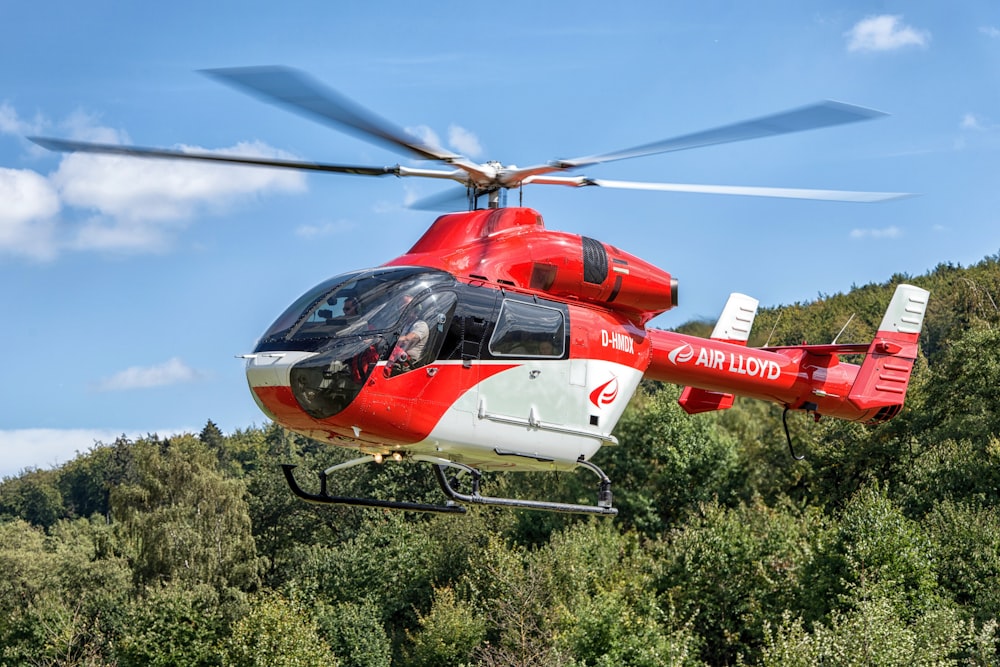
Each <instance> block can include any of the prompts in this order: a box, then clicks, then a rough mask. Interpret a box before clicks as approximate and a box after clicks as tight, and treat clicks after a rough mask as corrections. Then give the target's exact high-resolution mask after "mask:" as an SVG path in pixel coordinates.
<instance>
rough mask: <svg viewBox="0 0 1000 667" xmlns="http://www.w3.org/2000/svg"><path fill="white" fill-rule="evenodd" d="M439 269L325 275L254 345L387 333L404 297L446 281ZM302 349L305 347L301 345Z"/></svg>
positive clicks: (376, 270)
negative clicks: (322, 281) (323, 279)
mask: <svg viewBox="0 0 1000 667" xmlns="http://www.w3.org/2000/svg"><path fill="white" fill-rule="evenodd" d="M453 282H454V278H452V277H451V275H450V274H448V273H445V272H443V271H435V270H431V269H426V268H421V267H392V268H383V269H374V270H367V271H358V272H355V273H349V274H346V275H342V276H338V277H336V278H331V279H330V280H328V281H326V282H324V283H321V284H319V285H317V286H316V287H314V288H313V289H311V290H310V291H309V292H307V293H306V294H304V295H303V296H302V297H300V298H299V299H298V300H297V301H296V302H295V303H293V304H292V305H291V306H290V307H289V308H288V309H287V310H286V311H285V312H284V313H283V314H282V315H281V317H279V318H278V319H277V320H276V321H275V323H274V324H273V325H271V327H270V328H269V329H268V330H267V332H266V333H265V334H264V336H263V337H261V340H260V344H259V346H258V347H269V348H274V346H275V345H277V346H279V347H280V346H281V345H287V344H288V343H290V342H294V341H298V342H299V343H300V344H297V345H295V346H294V347H296V348H298V347H301V343H305V342H307V341H310V340H315V341H321V340H328V339H330V338H342V337H345V336H352V335H364V336H367V335H369V334H371V333H372V332H376V331H387V330H390V329H392V328H393V327H395V326H396V325H397V323H398V322H399V319H400V316H401V315H402V313H403V310H404V308H405V306H406V305H407V304H408V302H409V300H410V299H413V298H414V297H416V296H419V295H421V294H423V293H424V292H425V291H426V290H428V289H429V288H431V287H434V286H441V285H446V284H451V283H453ZM307 347H308V345H307Z"/></svg>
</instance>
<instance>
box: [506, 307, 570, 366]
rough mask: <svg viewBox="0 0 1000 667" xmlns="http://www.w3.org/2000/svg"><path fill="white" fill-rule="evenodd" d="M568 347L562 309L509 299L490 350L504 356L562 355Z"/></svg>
mask: <svg viewBox="0 0 1000 667" xmlns="http://www.w3.org/2000/svg"><path fill="white" fill-rule="evenodd" d="M565 346H566V325H565V320H564V318H563V313H562V311H561V310H557V309H556V308H550V307H548V306H541V305H538V304H534V303H525V302H523V301H513V300H510V299H506V300H504V302H503V305H502V306H501V307H500V315H499V316H498V318H497V325H496V329H494V331H493V337H492V338H491V339H490V353H491V354H493V355H494V356H499V357H505V356H511V357H551V358H560V357H562V356H563V352H564V350H565Z"/></svg>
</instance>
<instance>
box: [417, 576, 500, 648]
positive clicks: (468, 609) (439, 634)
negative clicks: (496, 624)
mask: <svg viewBox="0 0 1000 667" xmlns="http://www.w3.org/2000/svg"><path fill="white" fill-rule="evenodd" d="M417 620H418V625H419V628H420V629H419V630H418V631H417V632H415V633H412V634H410V639H411V641H412V642H413V646H412V648H411V649H410V650H409V651H408V652H407V663H408V664H410V665H413V666H414V667H459V666H460V665H464V664H467V661H468V660H469V658H470V657H471V656H472V652H473V650H474V649H475V647H476V646H478V645H479V643H480V642H481V641H482V640H483V637H484V636H485V635H486V629H485V623H484V622H483V619H482V618H480V617H478V616H477V615H476V613H475V610H474V609H473V607H472V605H471V604H469V603H468V602H464V601H462V600H459V599H458V598H456V596H455V592H454V591H453V590H452V589H451V588H438V589H435V591H434V602H433V604H432V605H431V610H430V611H429V612H428V613H427V614H421V615H419V618H418V619H417Z"/></svg>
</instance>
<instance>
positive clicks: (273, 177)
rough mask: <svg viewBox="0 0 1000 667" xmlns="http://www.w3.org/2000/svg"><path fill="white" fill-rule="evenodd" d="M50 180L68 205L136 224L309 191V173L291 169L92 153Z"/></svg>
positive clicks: (243, 148) (241, 148)
mask: <svg viewBox="0 0 1000 667" xmlns="http://www.w3.org/2000/svg"><path fill="white" fill-rule="evenodd" d="M177 150H181V151H183V152H188V153H189V152H201V153H212V154H222V153H228V154H232V155H245V156H251V157H288V155H287V154H283V153H282V152H281V151H277V150H275V149H273V148H270V147H268V146H266V145H264V144H262V143H259V142H253V143H246V142H243V143H239V144H236V145H235V146H232V147H229V148H223V149H218V150H209V149H204V148H199V147H194V146H180V147H178V149H177ZM51 178H52V182H53V183H54V184H55V186H56V187H57V188H58V189H59V193H60V196H61V197H62V199H63V201H64V202H65V203H66V204H68V205H70V206H75V207H79V208H87V209H93V210H96V211H98V212H99V213H100V214H102V215H105V216H108V217H111V218H114V219H116V220H130V221H136V222H140V221H141V222H157V221H168V220H180V219H186V218H190V217H191V216H193V215H194V214H195V213H196V212H198V211H200V210H202V209H218V208H224V207H226V206H227V205H229V204H231V203H232V202H233V201H234V200H236V199H237V198H239V197H241V196H246V195H252V194H257V193H261V192H268V191H278V192H282V191H283V192H301V191H303V190H304V189H305V177H304V175H303V174H302V173H300V172H296V171H291V170H283V169H265V168H257V167H233V166H228V165H215V164H209V163H204V162H194V161H186V160H156V159H137V158H131V157H125V156H112V155H93V154H88V153H71V154H70V155H67V156H66V157H65V158H63V161H62V163H61V164H60V165H59V169H58V170H57V171H56V172H55V173H54V174H52V177H51Z"/></svg>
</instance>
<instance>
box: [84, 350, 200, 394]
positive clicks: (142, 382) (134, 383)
mask: <svg viewBox="0 0 1000 667" xmlns="http://www.w3.org/2000/svg"><path fill="white" fill-rule="evenodd" d="M201 377H203V375H202V374H201V373H199V372H198V371H196V370H195V369H193V368H191V367H190V366H188V365H187V364H186V363H184V362H183V361H182V360H181V359H180V358H178V357H174V358H173V359H170V360H169V361H165V362H163V363H162V364H157V365H155V366H132V367H131V368H126V369H125V370H123V371H121V372H119V373H115V374H114V375H112V376H110V377H107V378H104V379H103V380H101V381H100V382H99V383H97V386H96V389H97V390H98V391H127V390H130V389H151V388H153V387H165V386H167V385H172V384H181V383H185V382H194V381H196V380H198V379H200V378H201Z"/></svg>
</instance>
